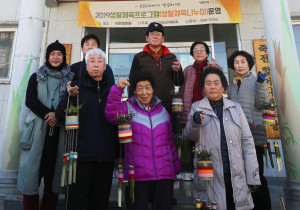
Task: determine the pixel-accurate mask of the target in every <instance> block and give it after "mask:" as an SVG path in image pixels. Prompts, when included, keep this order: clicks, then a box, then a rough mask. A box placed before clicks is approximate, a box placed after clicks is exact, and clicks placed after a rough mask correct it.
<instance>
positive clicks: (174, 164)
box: [105, 85, 180, 181]
mask: <svg viewBox="0 0 300 210" xmlns="http://www.w3.org/2000/svg"><path fill="white" fill-rule="evenodd" d="M123 91H124V90H123V89H121V88H119V87H118V86H117V85H114V86H112V88H111V90H110V93H109V95H108V99H107V104H106V109H105V117H106V119H107V120H108V121H109V122H111V123H113V124H117V122H116V114H117V113H119V114H127V113H130V112H134V113H135V116H134V117H133V118H132V120H130V124H131V127H132V139H133V142H132V143H126V144H125V173H124V176H125V179H127V180H128V167H129V165H133V166H134V171H135V181H153V180H161V179H174V178H175V174H178V173H179V172H180V160H179V158H178V156H177V152H176V148H175V144H174V140H173V130H172V125H171V122H170V116H169V114H168V112H167V111H166V109H165V108H164V107H163V106H162V105H161V101H160V100H159V99H158V98H157V97H155V96H153V98H152V100H154V101H153V106H152V107H151V109H150V110H149V111H148V112H147V111H146V110H145V109H144V107H143V105H142V104H140V103H139V101H138V100H137V99H136V97H135V96H133V97H131V98H129V99H128V100H127V101H124V102H121V98H122V94H123Z"/></svg>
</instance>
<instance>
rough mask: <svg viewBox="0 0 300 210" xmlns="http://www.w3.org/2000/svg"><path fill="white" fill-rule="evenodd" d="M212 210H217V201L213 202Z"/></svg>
mask: <svg viewBox="0 0 300 210" xmlns="http://www.w3.org/2000/svg"><path fill="white" fill-rule="evenodd" d="M211 209H213V210H214V209H217V203H216V202H215V201H213V202H212V204H211Z"/></svg>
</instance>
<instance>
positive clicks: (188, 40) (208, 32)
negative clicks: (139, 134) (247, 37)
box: [84, 24, 240, 179]
mask: <svg viewBox="0 0 300 210" xmlns="http://www.w3.org/2000/svg"><path fill="white" fill-rule="evenodd" d="M145 31H146V29H145V28H111V29H105V28H85V31H84V34H95V35H97V36H98V37H99V39H100V48H101V49H103V50H104V51H106V53H107V55H108V57H107V58H108V64H109V65H110V66H111V68H112V70H113V72H114V76H115V82H118V80H119V79H120V78H121V77H123V78H128V76H129V72H130V68H131V64H132V60H133V58H134V55H135V54H136V53H138V52H140V51H142V50H143V48H144V46H145V45H146V44H147V43H146V42H145V41H146V40H145ZM165 34H166V35H165V41H166V42H164V43H163V44H164V45H165V46H167V47H168V48H169V50H170V51H171V52H172V53H174V54H175V55H176V56H177V58H178V60H179V61H180V63H181V65H182V68H183V69H185V67H187V66H188V65H192V64H193V63H194V59H193V57H192V56H191V55H190V47H191V45H192V43H193V42H194V41H204V42H206V43H207V45H208V46H209V47H210V52H211V53H210V54H209V57H208V60H209V61H210V62H211V59H212V58H214V59H215V60H216V62H217V64H219V65H220V66H221V68H222V70H223V72H224V73H225V75H226V77H227V79H229V80H230V79H231V80H232V78H233V75H234V74H233V72H234V71H228V68H227V58H228V56H229V55H230V54H231V53H232V52H233V51H235V50H238V48H239V47H238V46H240V43H239V40H238V38H237V37H238V28H237V26H236V25H235V24H217V25H197V26H176V27H165ZM123 97H124V98H126V97H127V90H125V91H124V95H123ZM177 127H178V130H177V132H176V133H175V135H180V134H181V131H182V130H181V129H182V127H183V126H181V127H180V126H177ZM193 144H194V143H193V142H191V141H183V143H182V144H181V145H180V149H178V152H179V153H180V154H179V156H180V157H181V165H182V172H183V173H182V174H181V175H182V176H181V178H182V179H192V178H193V175H192V172H193V152H192V151H193ZM177 146H178V145H177Z"/></svg>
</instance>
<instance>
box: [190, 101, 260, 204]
mask: <svg viewBox="0 0 300 210" xmlns="http://www.w3.org/2000/svg"><path fill="white" fill-rule="evenodd" d="M223 102H224V106H223V124H224V130H225V135H226V142H227V147H228V153H229V162H230V171H231V173H230V174H231V183H232V188H233V199H234V202H235V208H236V209H237V210H246V209H252V208H253V207H254V205H253V200H252V197H251V192H250V190H249V188H248V185H260V177H259V172H258V163H257V157H256V151H255V147H254V142H253V138H252V135H251V132H250V129H249V126H248V123H247V119H246V117H245V115H244V112H243V110H242V108H241V106H240V105H239V104H238V103H236V102H233V101H231V100H228V99H226V98H224V97H223ZM197 111H202V112H205V118H204V121H203V122H202V124H201V125H198V124H195V123H194V122H193V114H194V113H195V112H197ZM220 133H221V132H220V121H219V119H218V117H217V116H216V114H215V112H214V111H213V109H212V108H211V106H210V103H209V101H208V98H207V97H205V98H204V99H202V100H201V101H197V102H195V103H193V105H192V108H191V112H190V114H189V119H188V122H187V124H186V127H185V131H184V134H185V136H186V137H187V138H188V139H189V140H192V141H195V142H196V143H195V151H199V150H201V149H203V148H204V147H205V148H206V149H208V150H209V151H211V153H212V158H211V160H212V165H213V174H214V180H213V181H199V180H198V179H197V178H195V179H194V191H193V192H194V198H195V199H196V198H200V200H206V201H207V202H208V203H211V202H212V201H216V202H217V204H218V209H226V193H225V183H224V173H223V163H222V155H221V143H220V139H221V135H220ZM194 166H195V169H194V177H197V157H196V155H195V157H194Z"/></svg>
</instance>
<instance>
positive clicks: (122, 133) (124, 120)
mask: <svg viewBox="0 0 300 210" xmlns="http://www.w3.org/2000/svg"><path fill="white" fill-rule="evenodd" d="M134 115H135V113H134V112H130V113H129V114H117V116H116V119H117V123H118V137H119V143H120V144H126V143H131V142H132V129H131V124H130V120H131V119H132V118H133V117H134ZM120 156H121V157H122V146H121V147H120ZM118 172H119V175H118V177H119V185H118V207H122V191H123V185H124V180H123V178H124V169H123V167H122V165H119V166H118ZM134 185H135V184H134V166H132V165H130V166H129V196H130V198H131V200H132V203H134Z"/></svg>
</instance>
